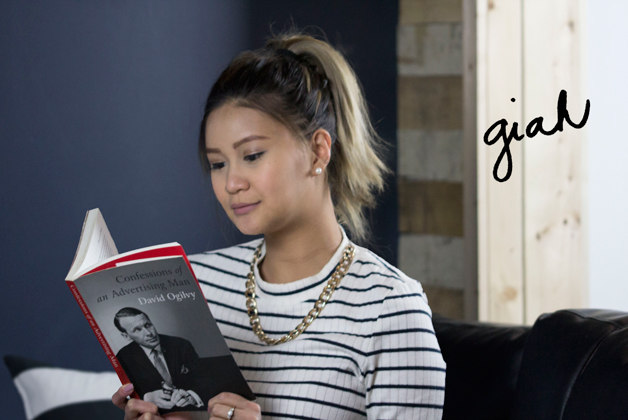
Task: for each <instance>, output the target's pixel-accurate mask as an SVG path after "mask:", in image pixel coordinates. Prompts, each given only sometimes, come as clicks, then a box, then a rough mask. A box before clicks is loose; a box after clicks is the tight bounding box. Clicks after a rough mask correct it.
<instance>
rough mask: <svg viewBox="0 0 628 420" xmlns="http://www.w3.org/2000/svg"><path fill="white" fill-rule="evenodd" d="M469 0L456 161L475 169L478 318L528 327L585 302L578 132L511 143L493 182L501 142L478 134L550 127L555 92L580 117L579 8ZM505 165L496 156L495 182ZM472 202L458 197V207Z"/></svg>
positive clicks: (536, 1) (567, 1) (571, 0)
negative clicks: (537, 122) (503, 126)
mask: <svg viewBox="0 0 628 420" xmlns="http://www.w3.org/2000/svg"><path fill="white" fill-rule="evenodd" d="M468 2H469V3H468V4H465V9H464V10H465V12H464V19H465V20H466V21H467V25H466V27H468V28H472V29H473V31H469V32H475V36H474V37H466V38H465V50H469V51H472V52H473V53H472V54H469V55H466V56H465V60H466V59H467V58H468V59H469V62H468V63H467V64H469V66H465V82H469V83H473V81H475V82H476V84H475V88H474V89H470V88H468V87H467V89H466V90H465V92H466V93H467V96H465V101H466V102H465V104H467V105H470V106H472V104H473V102H475V104H476V109H472V108H471V107H470V106H466V107H465V115H468V116H471V117H470V118H465V129H466V130H467V137H466V138H465V139H466V141H475V144H473V145H472V146H466V147H465V150H466V151H467V153H466V154H465V156H464V161H465V163H468V162H472V160H473V159H474V158H475V159H476V162H475V163H476V164H477V176H476V178H475V179H476V181H477V242H476V244H477V256H478V260H477V262H478V267H477V278H478V285H477V290H478V302H479V308H478V315H479V319H481V320H486V321H494V322H512V323H533V322H534V320H536V318H537V317H538V316H539V315H540V314H541V313H543V312H549V311H554V310H557V309H561V308H567V307H584V306H586V302H587V275H586V271H587V263H586V261H587V258H586V252H585V246H586V234H585V233H586V214H585V211H584V209H585V204H586V202H585V191H586V188H585V184H586V181H585V180H586V178H585V173H586V171H585V166H584V161H585V160H584V158H583V154H584V150H585V149H584V145H585V143H584V142H585V138H586V137H585V130H576V129H573V128H571V127H569V126H566V127H565V129H564V131H563V132H562V133H557V134H555V135H552V136H543V135H537V136H536V137H534V138H533V139H529V138H525V139H523V140H522V141H520V142H517V141H513V142H512V144H511V147H510V149H511V153H512V158H513V163H512V168H513V172H512V176H511V177H510V179H509V180H507V181H505V182H501V183H500V182H497V181H496V180H495V179H494V178H493V173H492V172H493V165H494V164H495V162H496V160H497V157H498V155H499V153H500V151H501V149H502V147H503V145H502V141H501V140H500V142H499V143H498V144H495V145H493V146H487V145H486V144H484V143H483V140H482V137H483V135H484V132H485V131H486V130H487V128H488V127H489V126H490V125H492V124H493V123H494V122H495V121H497V120H500V119H502V118H505V119H506V120H507V121H508V122H509V126H508V131H510V127H511V126H512V124H513V123H514V122H517V123H519V126H520V127H525V125H526V124H527V123H528V122H530V121H531V120H532V119H533V118H535V117H538V116H543V117H544V119H545V125H544V127H545V129H546V130H550V129H551V128H552V127H553V126H554V124H555V123H556V119H557V116H556V103H557V99H558V95H559V92H560V91H561V89H565V90H567V91H568V106H567V108H568V110H569V112H570V115H571V116H572V120H574V121H575V122H579V121H580V119H581V117H582V114H583V110H584V102H585V99H586V98H585V96H584V90H583V86H582V80H583V79H584V77H583V76H584V74H583V68H584V66H583V54H582V51H583V49H584V38H583V31H582V29H583V26H584V19H583V3H582V1H581V0H553V1H551V2H547V1H543V0H525V1H524V0H468ZM471 21H472V22H471ZM465 33H466V32H465ZM471 43H473V44H471ZM465 62H466V61H465ZM511 98H514V99H515V101H514V102H513V101H511ZM473 118H475V121H473ZM522 132H524V129H523V128H520V129H519V133H522ZM469 133H475V139H473V135H472V134H469ZM474 149H475V152H476V155H475V156H473V155H472V153H473V152H474ZM505 169H506V161H505V160H504V162H503V164H502V166H501V170H500V172H499V175H500V176H503V174H504V173H505ZM473 206H474V203H472V201H471V198H469V197H466V199H465V209H470V211H473V210H474V208H473ZM465 211H467V210H465Z"/></svg>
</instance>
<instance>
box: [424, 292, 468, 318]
mask: <svg viewBox="0 0 628 420" xmlns="http://www.w3.org/2000/svg"><path fill="white" fill-rule="evenodd" d="M423 291H424V292H425V295H426V296H427V299H428V302H429V304H430V308H431V309H432V313H436V314H439V315H444V316H446V317H448V318H453V319H463V317H464V296H463V291H462V290H457V289H449V288H446V287H439V286H430V285H423Z"/></svg>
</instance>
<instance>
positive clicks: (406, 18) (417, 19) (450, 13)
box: [399, 0, 462, 24]
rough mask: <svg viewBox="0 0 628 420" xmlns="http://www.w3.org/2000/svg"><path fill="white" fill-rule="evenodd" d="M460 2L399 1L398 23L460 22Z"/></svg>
mask: <svg viewBox="0 0 628 420" xmlns="http://www.w3.org/2000/svg"><path fill="white" fill-rule="evenodd" d="M460 21H462V0H401V1H400V4H399V23H400V24H406V23H423V22H460Z"/></svg>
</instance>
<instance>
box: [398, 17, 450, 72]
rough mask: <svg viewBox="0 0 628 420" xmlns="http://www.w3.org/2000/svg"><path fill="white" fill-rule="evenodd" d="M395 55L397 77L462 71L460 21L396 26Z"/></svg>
mask: <svg viewBox="0 0 628 420" xmlns="http://www.w3.org/2000/svg"><path fill="white" fill-rule="evenodd" d="M397 58H398V60H397V65H398V70H399V75H400V76H435V75H460V74H462V24H461V23H459V22H455V23H420V24H412V25H399V26H398V29H397Z"/></svg>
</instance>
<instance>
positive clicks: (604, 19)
mask: <svg viewBox="0 0 628 420" xmlns="http://www.w3.org/2000/svg"><path fill="white" fill-rule="evenodd" d="M587 8H588V13H587V14H586V19H587V22H586V26H587V39H588V43H587V49H588V51H587V54H588V59H587V61H588V75H587V84H588V96H587V97H588V98H589V99H590V100H591V114H590V117H589V121H588V122H587V128H588V164H589V168H588V172H589V185H588V195H589V229H590V230H589V287H590V291H589V296H590V299H589V306H590V307H594V308H607V309H620V310H624V311H628V1H625V0H588V2H587Z"/></svg>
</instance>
